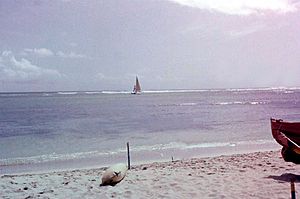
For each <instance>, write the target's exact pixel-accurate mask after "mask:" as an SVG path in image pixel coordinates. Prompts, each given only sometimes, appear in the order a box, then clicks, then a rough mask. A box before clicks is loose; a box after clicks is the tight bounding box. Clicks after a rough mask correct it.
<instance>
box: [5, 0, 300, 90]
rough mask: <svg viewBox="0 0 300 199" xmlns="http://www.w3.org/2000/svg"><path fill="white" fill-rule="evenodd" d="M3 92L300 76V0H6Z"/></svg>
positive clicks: (297, 79) (262, 81)
mask: <svg viewBox="0 0 300 199" xmlns="http://www.w3.org/2000/svg"><path fill="white" fill-rule="evenodd" d="M0 27H1V28H0V92H5V91H55V90H131V89H132V86H133V83H134V80H135V79H134V78H135V75H138V76H139V79H140V82H141V85H142V89H144V90H149V89H201V88H241V87H277V86H292V87H294V86H298V87H299V86H300V1H297V0H293V1H288V0H130V1H127V0H88V1H82V0H51V1H50V0H49V1H46V0H43V1H39V0H34V1H31V0H26V1H21V0H20V1H14V0H1V1H0Z"/></svg>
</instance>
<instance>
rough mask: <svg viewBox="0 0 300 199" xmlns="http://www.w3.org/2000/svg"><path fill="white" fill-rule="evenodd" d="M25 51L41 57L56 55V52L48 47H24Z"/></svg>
mask: <svg viewBox="0 0 300 199" xmlns="http://www.w3.org/2000/svg"><path fill="white" fill-rule="evenodd" d="M24 53H25V54H27V53H29V54H34V55H38V56H41V57H50V56H53V55H54V53H53V52H52V51H51V50H49V49H47V48H34V49H30V48H26V49H24Z"/></svg>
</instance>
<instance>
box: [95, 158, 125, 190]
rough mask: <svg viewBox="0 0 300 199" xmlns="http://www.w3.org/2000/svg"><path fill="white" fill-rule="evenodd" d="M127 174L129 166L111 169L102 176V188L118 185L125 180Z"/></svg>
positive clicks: (121, 165) (121, 164) (118, 166)
mask: <svg viewBox="0 0 300 199" xmlns="http://www.w3.org/2000/svg"><path fill="white" fill-rule="evenodd" d="M126 172H127V166H126V165H125V164H123V163H119V164H115V165H113V166H111V167H109V168H108V169H106V171H105V172H104V173H103V175H102V183H101V185H100V186H105V185H112V186H114V185H116V184H117V183H119V182H121V181H122V180H123V179H124V177H125V175H126Z"/></svg>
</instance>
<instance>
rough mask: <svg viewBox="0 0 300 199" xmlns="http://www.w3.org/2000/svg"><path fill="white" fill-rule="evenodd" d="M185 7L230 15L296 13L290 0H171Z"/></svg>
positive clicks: (295, 7)
mask: <svg viewBox="0 0 300 199" xmlns="http://www.w3.org/2000/svg"><path fill="white" fill-rule="evenodd" d="M169 1H172V2H175V3H178V4H181V5H184V6H189V7H194V8H200V9H205V10H211V11H217V12H221V13H224V14H230V15H249V14H258V13H263V12H265V11H274V12H278V13H287V12H294V11H296V10H297V6H296V3H292V2H290V1H289V0H230V1H224V0H169Z"/></svg>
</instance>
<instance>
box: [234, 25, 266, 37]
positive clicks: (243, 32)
mask: <svg viewBox="0 0 300 199" xmlns="http://www.w3.org/2000/svg"><path fill="white" fill-rule="evenodd" d="M264 28H265V25H263V24H253V25H248V26H247V27H244V28H240V29H235V30H231V31H229V33H228V34H229V35H230V36H231V37H242V36H247V35H250V34H252V33H255V32H258V31H260V30H262V29H264Z"/></svg>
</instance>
